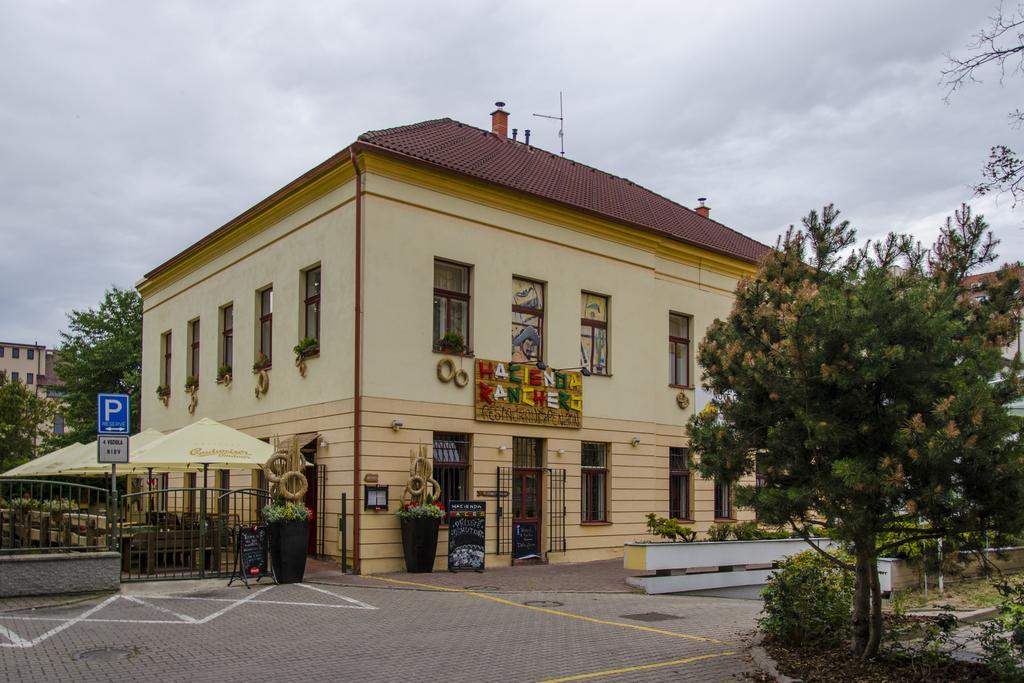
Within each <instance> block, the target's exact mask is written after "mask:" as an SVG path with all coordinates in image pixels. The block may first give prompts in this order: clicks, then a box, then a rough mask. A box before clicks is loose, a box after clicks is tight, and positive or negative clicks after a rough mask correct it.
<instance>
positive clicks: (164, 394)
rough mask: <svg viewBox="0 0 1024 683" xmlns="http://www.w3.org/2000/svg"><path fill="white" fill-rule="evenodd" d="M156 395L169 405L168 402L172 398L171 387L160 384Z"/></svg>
mask: <svg viewBox="0 0 1024 683" xmlns="http://www.w3.org/2000/svg"><path fill="white" fill-rule="evenodd" d="M156 397H157V398H158V399H160V402H161V403H163V404H164V406H166V405H167V402H168V401H169V400H170V398H171V388H170V387H169V386H167V385H166V384H160V385H158V386H157V388H156Z"/></svg>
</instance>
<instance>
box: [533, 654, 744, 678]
mask: <svg viewBox="0 0 1024 683" xmlns="http://www.w3.org/2000/svg"><path fill="white" fill-rule="evenodd" d="M734 654H736V653H735V652H716V653H714V654H710V655H697V656H696V657H687V658H686V659H673V660H672V661H671V662H655V663H654V664H641V665H639V666H627V667H624V668H622V669H605V670H604V671H592V672H590V673H588V674H577V675H575V676H565V677H564V678H549V679H547V680H545V681H542V683H566V681H584V680H586V679H588V678H600V677H601V676H614V675H616V674H628V673H631V672H633V671H647V670H648V669H661V668H664V667H666V666H675V665H676V664H689V663H690V662H697V661H700V660H702V659H714V658H716V657H728V656H729V655H734Z"/></svg>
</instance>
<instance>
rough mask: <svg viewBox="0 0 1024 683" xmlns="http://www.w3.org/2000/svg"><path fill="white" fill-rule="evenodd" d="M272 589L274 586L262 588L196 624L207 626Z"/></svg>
mask: <svg viewBox="0 0 1024 683" xmlns="http://www.w3.org/2000/svg"><path fill="white" fill-rule="evenodd" d="M271 588H273V586H267V587H266V588H261V589H260V590H258V591H256V592H255V593H252V594H250V595H247V596H245V597H244V598H242V599H241V600H239V601H237V602H235V603H232V604H230V605H228V606H227V607H225V608H224V609H221V610H217V611H216V612H214V613H213V614H211V615H210V616H208V617H206V618H205V619H200V620H198V621H196V622H195V623H197V624H205V623H207V622H210V621H213V620H214V619H216V618H217V617H219V616H221V615H222V614H224V613H226V612H230V611H231V610H233V609H234V608H236V607H238V606H239V605H242V604H245V603H247V602H249V601H250V600H252V599H253V598H255V597H256V596H257V595H262V594H264V593H266V592H267V591H268V590H270V589H271Z"/></svg>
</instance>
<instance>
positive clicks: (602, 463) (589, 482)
mask: <svg viewBox="0 0 1024 683" xmlns="http://www.w3.org/2000/svg"><path fill="white" fill-rule="evenodd" d="M581 460H582V462H581V479H582V492H581V493H582V508H581V514H582V521H584V522H605V521H607V520H608V505H607V501H608V491H607V489H608V444H604V443H593V442H589V441H584V442H583V451H582V458H581Z"/></svg>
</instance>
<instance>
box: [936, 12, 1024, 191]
mask: <svg viewBox="0 0 1024 683" xmlns="http://www.w3.org/2000/svg"><path fill="white" fill-rule="evenodd" d="M967 50H968V55H967V56H966V57H958V56H955V55H952V54H947V55H946V62H947V66H946V68H945V69H943V70H942V79H941V80H940V84H941V85H944V86H945V87H946V95H945V97H944V98H943V99H944V100H945V101H946V102H947V103H948V102H949V99H950V97H951V96H952V94H953V93H955V92H956V91H957V90H959V89H961V88H963V87H964V86H965V85H967V84H968V83H980V82H981V77H980V72H981V71H982V70H984V69H986V68H987V67H990V66H993V65H994V66H995V67H998V69H999V83H1000V85H1003V84H1004V82H1005V80H1006V78H1007V76H1018V75H1021V74H1024V4H1018V5H1017V6H1016V7H1015V8H1014V9H1013V11H1012V12H1010V13H1009V14H1007V13H1005V12H1004V11H1003V5H1002V3H1000V5H999V6H998V7H997V8H996V13H995V14H994V15H993V16H991V17H989V25H988V26H987V27H986V28H983V29H981V30H980V31H979V32H978V33H977V34H975V36H974V38H973V40H971V42H970V43H968V44H967ZM1009 118H1010V124H1011V125H1012V126H1014V127H1015V128H1019V127H1020V126H1021V125H1024V111H1022V110H1021V109H1016V110H1014V111H1012V112H1010V113H1009ZM981 175H982V181H981V182H980V183H978V184H977V185H975V186H974V192H975V194H976V195H979V196H980V195H986V194H989V193H992V192H999V193H1006V194H1009V195H1010V196H1011V197H1012V199H1013V206H1014V207H1016V205H1017V202H1018V201H1021V200H1024V161H1022V160H1021V158H1020V157H1018V156H1017V154H1016V153H1015V152H1014V151H1013V150H1012V149H1010V147H1009V146H1008V145H995V146H994V147H992V148H991V150H990V152H989V158H988V161H987V162H986V163H985V165H984V166H983V167H982V171H981Z"/></svg>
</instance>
